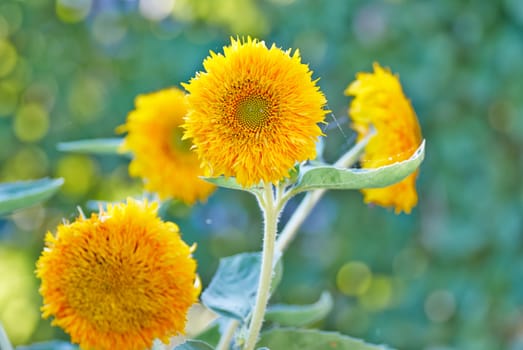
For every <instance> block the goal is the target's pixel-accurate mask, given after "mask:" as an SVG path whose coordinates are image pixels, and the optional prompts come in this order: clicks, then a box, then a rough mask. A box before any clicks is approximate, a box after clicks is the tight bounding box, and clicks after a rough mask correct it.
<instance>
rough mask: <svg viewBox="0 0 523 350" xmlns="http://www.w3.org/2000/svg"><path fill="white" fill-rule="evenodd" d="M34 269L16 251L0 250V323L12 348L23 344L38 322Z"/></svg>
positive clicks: (2, 248)
mask: <svg viewBox="0 0 523 350" xmlns="http://www.w3.org/2000/svg"><path fill="white" fill-rule="evenodd" d="M33 270H34V266H33V265H32V263H30V262H29V260H28V259H27V256H26V255H24V254H23V253H21V252H20V251H17V250H14V249H10V248H7V247H5V246H4V247H3V246H0V276H2V278H3V281H9V283H1V284H0V322H2V324H3V325H4V327H5V330H6V332H7V335H8V336H9V338H10V340H11V341H12V342H13V343H15V344H20V343H26V342H27V341H28V340H29V337H30V336H31V335H32V334H33V332H34V329H35V327H36V325H37V323H38V320H39V318H40V315H39V312H38V305H36V300H38V299H37V298H36V283H35V278H34V275H33Z"/></svg>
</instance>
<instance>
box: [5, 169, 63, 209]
mask: <svg viewBox="0 0 523 350" xmlns="http://www.w3.org/2000/svg"><path fill="white" fill-rule="evenodd" d="M63 183H64V180H63V179H61V178H59V179H48V178H43V179H39V180H31V181H17V182H8V183H2V184H0V215H2V214H7V213H10V212H12V211H15V210H17V209H22V208H27V207H30V206H32V205H34V204H36V203H39V202H41V201H44V200H46V199H48V198H49V197H51V196H52V195H53V194H54V193H55V192H56V191H58V189H59V188H60V186H62V185H63Z"/></svg>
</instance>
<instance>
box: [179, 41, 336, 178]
mask: <svg viewBox="0 0 523 350" xmlns="http://www.w3.org/2000/svg"><path fill="white" fill-rule="evenodd" d="M223 51H224V53H223V55H222V54H216V53H214V52H211V54H210V56H209V57H208V58H206V59H205V61H204V62H203V66H204V68H205V71H204V72H200V73H198V74H196V76H195V77H194V78H193V79H191V81H190V82H189V83H188V84H183V86H184V87H185V88H186V89H187V91H189V93H190V94H189V95H188V101H189V113H188V114H187V117H186V120H185V124H184V126H183V127H184V128H185V129H186V132H185V136H184V139H185V138H191V139H192V142H193V144H194V147H195V149H196V152H197V153H198V156H199V158H200V160H201V163H202V167H203V168H204V169H205V171H206V175H208V176H219V175H222V174H223V175H225V176H235V177H236V180H237V181H238V183H239V184H241V185H242V186H245V187H249V186H252V185H256V184H258V183H259V182H260V181H264V182H272V183H277V182H278V181H280V180H282V179H284V178H286V177H288V176H289V170H290V169H291V168H292V167H293V166H294V165H295V163H296V162H301V161H304V160H307V159H313V158H315V157H316V148H315V142H316V141H317V139H318V137H319V136H320V135H322V132H321V130H320V128H319V127H318V123H321V122H323V121H324V118H325V113H326V112H327V111H326V110H325V109H323V107H324V105H325V103H326V100H325V97H324V96H323V94H322V93H321V91H320V90H319V88H318V86H316V80H312V78H311V77H312V72H311V71H310V70H309V68H308V66H307V65H305V64H302V63H301V59H300V55H299V52H298V51H297V50H296V51H295V52H294V53H292V54H291V51H290V50H288V51H282V50H281V49H279V48H277V47H276V46H275V45H272V46H271V47H270V48H267V47H266V46H265V43H264V42H263V41H258V40H256V39H251V38H248V39H247V40H240V39H237V40H234V39H231V45H230V46H227V47H224V49H223Z"/></svg>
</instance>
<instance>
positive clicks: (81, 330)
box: [36, 199, 200, 350]
mask: <svg viewBox="0 0 523 350" xmlns="http://www.w3.org/2000/svg"><path fill="white" fill-rule="evenodd" d="M156 211H157V205H156V204H155V203H152V204H148V203H147V202H139V201H135V200H132V199H129V200H128V201H127V204H117V205H109V206H108V208H107V211H105V212H104V211H101V212H100V213H99V214H93V215H92V216H91V217H90V218H83V217H82V216H80V217H79V218H78V219H77V220H76V221H75V222H73V223H70V224H63V225H60V226H58V229H57V233H56V236H53V235H52V234H51V233H47V235H46V247H45V249H44V251H43V253H42V255H41V256H40V258H39V260H38V262H37V264H36V266H37V269H36V274H37V276H38V277H39V278H40V279H41V280H42V284H41V287H40V293H41V294H42V296H43V302H44V305H43V306H42V312H43V316H44V317H45V318H47V317H49V316H52V317H54V320H53V322H52V323H53V324H54V325H57V326H60V327H62V328H63V329H64V330H65V331H66V332H67V333H69V335H70V336H71V341H72V342H74V343H78V344H80V347H82V348H84V349H102V350H105V349H126V350H143V349H145V348H150V347H151V345H152V342H153V340H154V339H156V338H159V339H161V340H162V341H164V342H166V341H168V339H169V337H170V336H173V335H176V334H178V333H183V331H184V327H185V323H186V317H187V311H188V309H189V307H190V306H191V305H193V304H194V303H195V302H196V300H197V297H198V294H199V292H200V288H199V285H198V281H197V278H196V262H195V260H194V259H193V258H192V257H191V248H190V247H189V246H187V245H186V244H185V243H184V242H183V241H182V240H181V238H180V234H179V232H178V227H177V226H176V225H175V224H174V223H170V222H163V221H161V220H160V219H159V218H158V217H157V215H156Z"/></svg>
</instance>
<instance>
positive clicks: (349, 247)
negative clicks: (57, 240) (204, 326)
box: [0, 0, 523, 350]
mask: <svg viewBox="0 0 523 350" xmlns="http://www.w3.org/2000/svg"><path fill="white" fill-rule="evenodd" d="M248 34H250V35H253V36H257V37H260V38H262V39H265V40H266V41H267V42H268V43H269V44H270V43H272V42H276V43H277V45H278V46H281V47H283V48H291V47H292V48H299V49H300V51H301V54H302V57H303V60H304V61H305V62H308V63H309V64H310V67H311V69H312V70H313V71H314V72H315V74H314V76H315V77H321V80H320V81H319V84H320V86H321V87H322V89H323V91H324V92H325V94H326V96H327V99H328V100H329V109H331V110H332V111H333V114H332V116H331V117H329V122H330V124H329V125H328V126H327V127H326V129H325V133H326V134H327V135H328V137H327V139H326V140H325V141H326V142H325V147H326V149H325V152H326V154H325V158H326V159H327V160H329V161H333V160H335V159H336V158H337V156H339V155H341V153H342V152H343V151H345V150H346V149H348V147H349V144H351V143H353V141H354V138H355V137H354V133H353V132H352V131H351V130H350V128H349V127H348V125H347V118H346V117H345V116H346V110H347V105H348V102H349V99H348V98H347V97H345V96H343V90H344V88H345V87H346V86H347V84H348V83H349V82H350V81H352V80H353V78H354V76H355V73H356V72H357V71H361V70H366V71H369V70H370V69H371V65H372V62H373V61H379V62H380V63H381V64H382V65H384V66H389V67H391V68H392V70H393V71H394V72H399V73H400V76H401V81H402V83H403V85H404V87H405V92H406V94H407V96H409V97H410V98H411V100H412V103H413V105H414V107H415V109H416V111H417V113H418V116H419V119H420V123H421V126H422V130H423V134H424V137H425V138H426V139H427V150H426V153H427V154H426V160H425V162H424V164H423V166H422V167H421V173H420V181H419V182H418V189H419V196H420V200H419V205H418V207H417V208H416V209H415V210H414V211H413V214H412V215H410V216H405V215H400V216H395V215H394V214H393V213H392V212H388V211H386V210H384V209H382V208H369V207H367V206H365V205H364V204H363V203H362V200H361V195H360V194H359V193H357V192H353V191H351V192H331V193H329V194H328V195H327V196H326V197H325V198H323V199H322V201H321V202H320V204H319V205H318V207H317V208H316V210H315V211H314V212H313V214H312V215H311V217H310V218H309V219H308V220H307V222H306V223H305V225H304V226H303V228H302V230H301V232H300V235H299V237H298V239H297V240H296V241H295V242H293V244H292V245H291V247H290V250H289V251H288V254H286V256H285V258H284V275H283V279H282V282H281V284H280V286H279V288H278V290H277V291H276V293H275V295H274V298H273V299H274V301H275V302H281V303H288V304H296V303H312V302H314V301H315V300H317V298H318V296H319V295H320V293H321V291H322V290H323V289H325V288H327V289H329V290H330V291H331V293H332V295H333V297H334V308H333V312H331V314H330V315H329V317H328V318H327V320H326V321H325V322H324V323H323V324H320V325H318V326H321V327H322V328H325V329H327V330H335V331H341V332H343V333H346V334H349V335H351V336H356V337H362V338H364V339H366V340H367V341H369V342H372V343H386V344H389V345H391V346H393V347H396V348H400V349H407V350H408V349H427V350H429V349H430V350H434V349H475V350H492V349H511V350H516V349H523V336H522V335H521V334H522V333H521V330H522V329H523V313H522V306H523V268H522V266H523V186H521V184H520V182H521V177H522V174H523V157H522V155H523V98H522V96H523V84H522V82H523V64H522V57H523V2H522V1H520V0H491V1H479V0H477V1H465V0H423V1H415V0H388V1H378V0H351V1H347V0H331V1H318V0H263V1H262V0H260V1H255V0H223V1H207V0H191V1H188V0H176V1H175V0H140V1H138V0H30V1H29V0H2V1H1V2H0V180H1V181H14V180H25V179H35V178H40V177H44V176H51V177H63V178H64V179H65V184H64V186H63V187H62V189H61V192H60V193H59V195H57V196H56V197H55V198H53V199H52V200H51V201H48V202H47V203H46V205H45V206H42V205H40V206H36V207H33V208H31V209H28V210H24V211H19V212H16V213H15V214H12V215H11V216H9V217H4V218H0V239H1V241H0V242H1V246H0V320H1V321H2V323H3V324H4V326H5V328H6V330H7V332H8V333H9V335H10V337H11V339H12V340H13V341H14V343H16V344H24V343H29V342H33V341H40V340H46V339H51V338H56V337H62V338H64V339H66V336H65V335H64V334H62V333H60V331H59V330H58V329H56V328H52V327H51V326H50V325H49V322H48V321H42V320H41V319H40V316H39V313H38V307H39V305H40V303H41V300H40V299H39V297H38V293H37V289H38V282H37V281H36V279H35V278H34V277H33V270H34V261H35V260H36V258H37V256H38V254H39V252H40V250H41V248H42V244H43V243H42V242H43V239H42V238H43V235H44V233H45V231H46V230H53V229H54V227H55V226H56V224H57V223H58V222H59V221H60V220H62V218H65V219H72V218H73V217H74V216H76V215H77V213H76V209H75V207H76V205H77V204H81V205H83V204H84V203H85V202H86V201H87V200H88V199H104V200H118V199H123V198H125V196H126V195H129V194H138V193H140V190H141V187H140V183H139V182H136V181H132V180H130V179H129V178H128V176H127V162H128V160H127V159H125V158H124V157H115V156H89V155H85V154H71V153H60V152H59V151H57V149H56V144H57V143H58V142H64V141H72V140H78V139H87V138H95V137H96V138H97V137H113V136H114V128H115V127H116V126H117V125H120V124H122V123H123V122H124V120H125V116H126V113H127V112H128V111H129V110H131V109H132V107H133V100H134V97H135V96H136V95H137V94H140V93H144V92H150V91H153V90H157V89H160V88H164V87H167V86H172V85H179V83H180V82H185V81H187V80H188V79H190V77H192V76H193V75H194V74H195V71H196V70H200V69H201V68H202V65H201V62H202V59H203V58H204V57H205V56H207V54H208V50H209V49H211V50H213V51H220V50H221V47H222V46H223V45H224V44H226V43H227V42H228V40H229V39H228V38H229V36H236V35H248ZM298 199H299V198H298ZM298 199H296V200H294V201H293V202H291V203H290V205H289V206H288V207H287V210H286V211H285V212H284V215H283V217H282V221H283V222H284V221H285V220H286V219H287V218H288V216H289V213H290V212H291V211H292V209H293V207H295V205H296V204H297V200H298ZM84 208H85V206H84ZM168 217H169V218H171V219H173V220H175V221H176V222H177V223H178V224H179V226H180V227H181V231H182V232H184V235H185V236H184V239H185V240H187V241H188V242H194V241H196V242H198V250H197V251H196V258H197V259H198V261H199V263H198V265H199V273H200V274H201V277H202V280H203V283H204V285H207V283H208V282H209V280H210V277H211V276H212V274H213V273H214V271H215V269H216V267H217V261H218V258H219V257H223V256H227V255H232V254H235V253H239V252H243V251H246V250H249V251H255V250H258V249H259V248H260V247H261V218H260V215H259V212H258V209H257V207H256V203H255V201H254V199H253V198H251V196H250V195H249V194H247V193H241V192H237V191H228V190H223V189H221V190H219V191H217V193H216V194H215V195H213V196H212V197H211V198H210V199H209V201H208V202H207V203H205V204H199V205H197V206H195V207H194V208H193V209H192V210H190V209H189V208H185V207H182V206H172V207H171V208H170V210H169V212H168Z"/></svg>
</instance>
